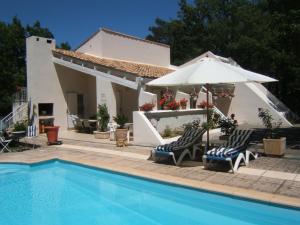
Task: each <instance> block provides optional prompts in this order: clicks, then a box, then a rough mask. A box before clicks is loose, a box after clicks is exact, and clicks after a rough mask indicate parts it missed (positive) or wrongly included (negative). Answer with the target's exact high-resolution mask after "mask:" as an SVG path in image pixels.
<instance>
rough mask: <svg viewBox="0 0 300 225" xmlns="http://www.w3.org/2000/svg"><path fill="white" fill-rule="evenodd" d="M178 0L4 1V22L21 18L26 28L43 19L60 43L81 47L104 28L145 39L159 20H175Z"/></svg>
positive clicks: (0, 10) (0, 9)
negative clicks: (157, 18) (149, 29)
mask: <svg viewBox="0 0 300 225" xmlns="http://www.w3.org/2000/svg"><path fill="white" fill-rule="evenodd" d="M177 10H178V0H106V1H105V0H81V1H80V0H73V1H72V0H49V1H45V0H44V1H43V0H39V1H38V0H3V1H1V7H0V20H1V21H4V22H10V21H11V19H12V17H13V16H15V15H17V16H18V17H19V18H20V19H21V21H22V23H23V25H25V24H30V25H32V24H33V23H34V21H36V20H39V21H40V22H41V25H42V26H43V27H47V28H49V29H50V31H51V32H52V33H53V34H54V36H55V39H56V40H57V43H60V42H62V41H68V42H69V43H70V44H71V46H72V48H75V47H76V46H78V45H79V44H80V43H81V42H82V41H84V40H85V39H86V38H87V37H88V36H89V35H91V34H92V33H94V32H95V31H96V30H97V29H98V28H100V27H106V28H110V29H112V30H115V31H119V32H122V33H126V34H130V35H133V36H137V37H141V38H144V37H145V36H146V35H147V34H149V31H148V28H149V26H151V25H153V24H154V20H155V18H156V17H160V18H163V19H169V18H175V17H176V15H177Z"/></svg>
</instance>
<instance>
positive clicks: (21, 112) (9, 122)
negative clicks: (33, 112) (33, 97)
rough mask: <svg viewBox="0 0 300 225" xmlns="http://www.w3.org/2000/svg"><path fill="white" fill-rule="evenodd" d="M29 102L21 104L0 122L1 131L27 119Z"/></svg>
mask: <svg viewBox="0 0 300 225" xmlns="http://www.w3.org/2000/svg"><path fill="white" fill-rule="evenodd" d="M27 110H28V109H27V102H24V103H22V104H20V105H19V106H18V107H16V108H15V109H14V111H12V112H11V113H9V114H8V115H6V116H5V117H4V118H2V119H1V121H0V130H1V131H2V130H4V129H7V128H11V127H12V126H13V124H15V123H16V122H18V121H21V120H24V119H27Z"/></svg>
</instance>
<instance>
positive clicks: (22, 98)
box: [13, 87, 27, 103]
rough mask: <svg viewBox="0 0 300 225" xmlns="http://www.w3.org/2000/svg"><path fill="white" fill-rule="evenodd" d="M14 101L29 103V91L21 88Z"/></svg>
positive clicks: (14, 96)
mask: <svg viewBox="0 0 300 225" xmlns="http://www.w3.org/2000/svg"><path fill="white" fill-rule="evenodd" d="M13 101H14V102H15V103H16V102H26V101H27V89H26V87H21V88H20V90H19V91H18V92H16V93H15V94H14V95H13Z"/></svg>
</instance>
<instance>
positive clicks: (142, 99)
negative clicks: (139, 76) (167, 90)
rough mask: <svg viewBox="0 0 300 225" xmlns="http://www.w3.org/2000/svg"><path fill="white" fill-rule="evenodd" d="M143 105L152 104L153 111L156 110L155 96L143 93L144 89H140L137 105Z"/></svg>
mask: <svg viewBox="0 0 300 225" xmlns="http://www.w3.org/2000/svg"><path fill="white" fill-rule="evenodd" d="M145 103H153V104H154V105H155V106H154V108H153V110H157V95H156V94H153V93H150V92H147V91H144V89H143V88H141V89H140V92H139V101H138V104H139V106H142V105H143V104H145Z"/></svg>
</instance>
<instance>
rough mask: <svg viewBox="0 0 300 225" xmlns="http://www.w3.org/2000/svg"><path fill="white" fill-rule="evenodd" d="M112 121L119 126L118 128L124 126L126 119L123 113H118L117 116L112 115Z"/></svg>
mask: <svg viewBox="0 0 300 225" xmlns="http://www.w3.org/2000/svg"><path fill="white" fill-rule="evenodd" d="M114 121H115V122H116V123H117V124H118V125H119V126H120V127H119V128H120V129H123V128H124V125H125V123H127V121H128V119H127V117H126V116H125V115H123V114H118V115H117V116H114Z"/></svg>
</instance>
